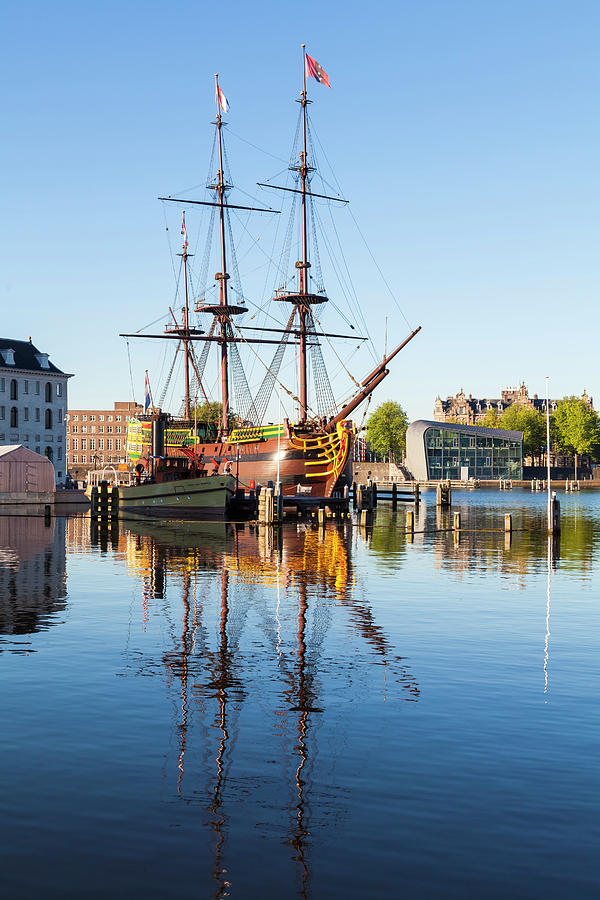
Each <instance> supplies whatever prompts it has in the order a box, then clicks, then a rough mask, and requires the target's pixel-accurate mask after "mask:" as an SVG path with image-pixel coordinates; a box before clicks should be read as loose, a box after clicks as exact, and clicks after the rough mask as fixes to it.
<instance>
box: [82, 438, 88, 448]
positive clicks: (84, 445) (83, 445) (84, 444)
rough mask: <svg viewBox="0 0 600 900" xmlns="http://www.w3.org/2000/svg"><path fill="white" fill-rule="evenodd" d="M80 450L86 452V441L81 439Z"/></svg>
mask: <svg viewBox="0 0 600 900" xmlns="http://www.w3.org/2000/svg"><path fill="white" fill-rule="evenodd" d="M81 449H82V450H87V441H86V439H85V438H82V439H81Z"/></svg>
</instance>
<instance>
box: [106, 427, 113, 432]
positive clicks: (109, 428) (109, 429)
mask: <svg viewBox="0 0 600 900" xmlns="http://www.w3.org/2000/svg"><path fill="white" fill-rule="evenodd" d="M112 430H113V427H112V425H107V426H106V433H107V434H112Z"/></svg>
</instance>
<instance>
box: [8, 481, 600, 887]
mask: <svg viewBox="0 0 600 900" xmlns="http://www.w3.org/2000/svg"><path fill="white" fill-rule="evenodd" d="M561 500H562V504H563V532H562V537H561V541H560V545H555V546H554V547H550V548H549V547H548V542H547V539H546V535H545V533H544V519H543V516H544V511H545V498H544V497H543V496H541V495H536V494H529V493H526V492H517V491H513V492H507V493H502V494H498V493H493V492H486V491H474V492H470V493H467V492H462V493H461V492H457V493H455V495H454V508H453V511H460V512H461V513H462V525H463V531H462V533H461V535H460V540H459V539H458V538H457V537H456V535H454V534H452V532H450V531H448V530H447V529H448V528H449V526H450V519H451V517H450V516H449V515H448V514H442V513H441V512H440V511H436V508H435V505H434V495H433V494H431V493H426V494H425V499H424V503H423V504H422V505H421V509H420V511H419V515H418V518H417V533H416V534H415V535H414V538H413V539H412V540H409V539H407V537H406V535H405V533H404V517H405V511H404V510H403V509H400V510H399V511H398V512H397V513H392V512H391V510H390V509H389V506H386V505H380V508H379V510H378V512H377V516H376V520H375V524H374V527H373V528H372V529H368V530H365V529H360V528H357V527H355V526H354V525H352V524H348V525H342V526H336V525H328V527H327V528H326V530H325V531H324V532H319V531H318V530H317V529H316V528H313V527H312V526H311V525H306V524H298V525H296V524H290V525H286V526H285V527H284V528H283V530H282V531H281V532H280V534H279V535H278V534H277V533H276V532H275V534H273V532H269V531H265V530H260V531H258V530H256V529H253V528H251V527H249V526H248V525H246V526H245V527H244V526H234V525H200V524H189V523H181V522H171V523H163V524H160V523H140V524H138V523H134V522H129V523H125V522H122V523H121V524H120V526H119V528H118V530H116V531H113V532H110V533H109V534H108V536H105V537H102V536H98V535H96V534H91V532H90V523H89V520H88V519H85V518H68V519H65V518H56V519H53V520H52V522H51V525H50V526H49V527H48V526H47V525H45V523H44V519H43V518H34V517H27V518H25V517H22V518H13V517H10V518H9V517H2V518H0V679H1V682H0V685H1V701H0V711H1V722H2V725H1V730H0V861H1V867H0V894H1V896H2V897H10V898H21V897H22V898H31V897H44V898H54V897H57V898H58V897H60V898H65V897H91V898H94V897H102V898H104V897H115V896H117V897H120V896H130V897H144V898H155V897H156V898H159V897H160V898H163V897H174V898H178V897H181V898H186V900H189V898H190V897H200V898H205V897H226V896H231V897H243V898H246V897H327V898H355V897H356V898H363V897H369V898H370V897H375V898H376V897H395V896H400V895H404V896H407V897H486V898H487V897H508V896H510V897H523V898H529V897H531V898H533V897H536V898H537V897H540V898H541V897H544V898H546V897H552V898H556V897H578V898H582V897H584V898H586V897H592V896H593V897H596V896H598V889H599V884H598V875H599V871H600V865H599V861H598V843H599V838H600V810H599V806H600V804H599V788H600V775H599V767H598V757H599V749H600V747H599V743H600V742H599V738H600V721H599V720H600V715H599V706H598V689H599V684H600V678H599V660H600V653H599V651H600V603H599V588H600V568H599V567H600V562H599V536H600V496H598V495H596V494H589V495H588V494H581V495H580V496H578V495H572V496H564V495H563V496H562V497H561ZM508 511H510V512H512V513H513V524H514V528H515V531H514V533H513V535H512V538H506V537H505V535H504V533H503V520H504V513H505V512H508Z"/></svg>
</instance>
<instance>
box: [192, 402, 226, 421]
mask: <svg viewBox="0 0 600 900" xmlns="http://www.w3.org/2000/svg"><path fill="white" fill-rule="evenodd" d="M222 409H223V404H222V403H206V402H204V403H198V405H197V406H196V409H195V410H194V407H193V406H192V409H191V413H190V418H191V419H192V421H194V419H196V421H198V422H220V421H221V411H222Z"/></svg>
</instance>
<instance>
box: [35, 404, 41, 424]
mask: <svg viewBox="0 0 600 900" xmlns="http://www.w3.org/2000/svg"><path fill="white" fill-rule="evenodd" d="M35 421H36V422H39V421H40V410H39V407H37V408H36V410H35Z"/></svg>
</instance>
